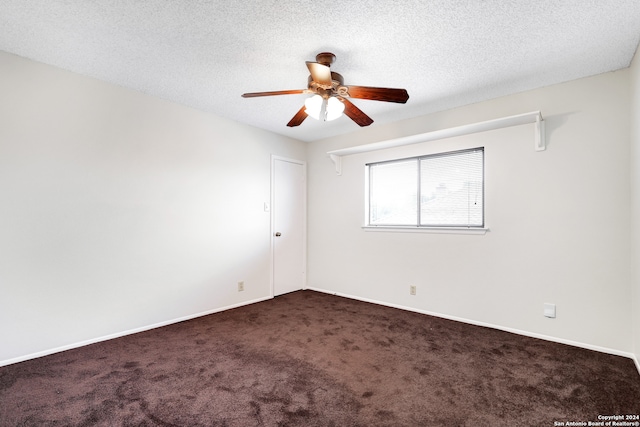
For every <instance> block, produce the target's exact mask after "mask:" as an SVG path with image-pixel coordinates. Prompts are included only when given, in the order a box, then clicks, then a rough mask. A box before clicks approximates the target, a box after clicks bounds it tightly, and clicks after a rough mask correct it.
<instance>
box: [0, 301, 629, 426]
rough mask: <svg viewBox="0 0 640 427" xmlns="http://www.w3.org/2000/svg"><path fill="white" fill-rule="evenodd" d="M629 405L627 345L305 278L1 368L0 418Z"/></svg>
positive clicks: (400, 415)
mask: <svg viewBox="0 0 640 427" xmlns="http://www.w3.org/2000/svg"><path fill="white" fill-rule="evenodd" d="M637 414H640V375H639V374H638V371H637V370H636V368H635V366H634V364H633V361H632V360H631V359H627V358H624V357H619V356H613V355H608V354H603V353H599V352H595V351H590V350H585V349H580V348H575V347H571V346H567V345H563V344H557V343H551V342H547V341H543V340H539V339H535V338H529V337H523V336H519V335H515V334H511V333H507V332H503V331H497V330H494V329H490V328H484V327H479V326H473V325H468V324H464V323H459V322H454V321H450V320H445V319H440V318H436V317H431V316H426V315H422V314H418V313H412V312H407V311H403V310H398V309H393V308H389V307H383V306H379V305H375V304H369V303H365V302H360V301H354V300H350V299H347V298H342V297H338V296H333V295H327V294H322V293H318V292H313V291H298V292H293V293H291V294H287V295H283V296H280V297H277V298H275V299H273V300H269V301H265V302H261V303H257V304H252V305H249V306H245V307H241V308H237V309H233V310H228V311H225V312H221V313H216V314H213V315H209V316H204V317H201V318H198V319H194V320H190V321H186V322H181V323H177V324H174V325H170V326H166V327H163V328H158V329H154V330H150V331H147V332H141V333H138V334H134V335H129V336H126V337H122V338H118V339H114V340H110V341H106V342H101V343H97V344H93V345H89V346H85V347H82V348H78V349H73V350H69V351H65V352H61V353H57V354H54V355H50V356H46V357H42V358H39V359H34V360H30V361H26V362H22V363H17V364H13V365H9V366H5V367H2V368H0V425H1V426H3V427H4V426H184V427H190V426H208V427H213V426H225V427H232V426H233V427H235V426H239V427H247V426H282V427H284V426H322V427H328V426H335V427H346V426H354V427H355V426H362V427H365V426H366V427H370V426H393V427H402V426H559V425H571V424H567V423H572V422H577V423H585V424H584V425H587V422H598V421H599V416H600V419H602V416H618V415H619V416H626V415H631V416H633V415H637ZM574 425H581V424H574ZM603 425H604V424H603ZM619 425H623V424H619ZM630 425H633V424H630Z"/></svg>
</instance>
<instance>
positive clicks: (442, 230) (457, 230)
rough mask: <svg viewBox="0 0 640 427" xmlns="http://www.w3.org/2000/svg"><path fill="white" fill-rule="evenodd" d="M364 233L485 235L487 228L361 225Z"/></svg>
mask: <svg viewBox="0 0 640 427" xmlns="http://www.w3.org/2000/svg"><path fill="white" fill-rule="evenodd" d="M362 229H363V230H364V231H381V232H387V233H389V232H390V233H435V234H486V233H487V231H489V229H488V228H478V227H416V226H390V225H386V226H385V225H363V226H362Z"/></svg>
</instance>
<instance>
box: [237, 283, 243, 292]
mask: <svg viewBox="0 0 640 427" xmlns="http://www.w3.org/2000/svg"><path fill="white" fill-rule="evenodd" d="M242 291H244V282H238V292H242Z"/></svg>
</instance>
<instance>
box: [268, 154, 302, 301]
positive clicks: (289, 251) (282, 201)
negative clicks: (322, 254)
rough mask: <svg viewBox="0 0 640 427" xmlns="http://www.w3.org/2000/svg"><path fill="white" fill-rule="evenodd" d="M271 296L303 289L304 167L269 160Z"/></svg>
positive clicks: (294, 162)
mask: <svg viewBox="0 0 640 427" xmlns="http://www.w3.org/2000/svg"><path fill="white" fill-rule="evenodd" d="M271 164H272V174H273V175H272V183H273V184H272V187H271V191H272V195H271V197H272V202H271V215H272V224H273V227H272V228H271V230H272V237H271V238H272V254H273V295H274V296H277V295H282V294H286V293H287V292H292V291H297V290H299V289H302V288H303V287H304V282H305V274H306V273H305V269H306V236H305V233H306V177H305V175H306V165H305V163H304V162H300V161H296V160H290V159H283V158H278V157H275V156H274V157H273V158H272V163H271Z"/></svg>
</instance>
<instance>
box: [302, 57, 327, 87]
mask: <svg viewBox="0 0 640 427" xmlns="http://www.w3.org/2000/svg"><path fill="white" fill-rule="evenodd" d="M307 68H308V69H309V72H310V73H311V79H313V81H314V82H316V83H318V84H319V85H321V86H324V87H325V89H328V88H330V87H331V68H329V67H327V66H326V65H323V64H320V63H318V62H310V61H307Z"/></svg>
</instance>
